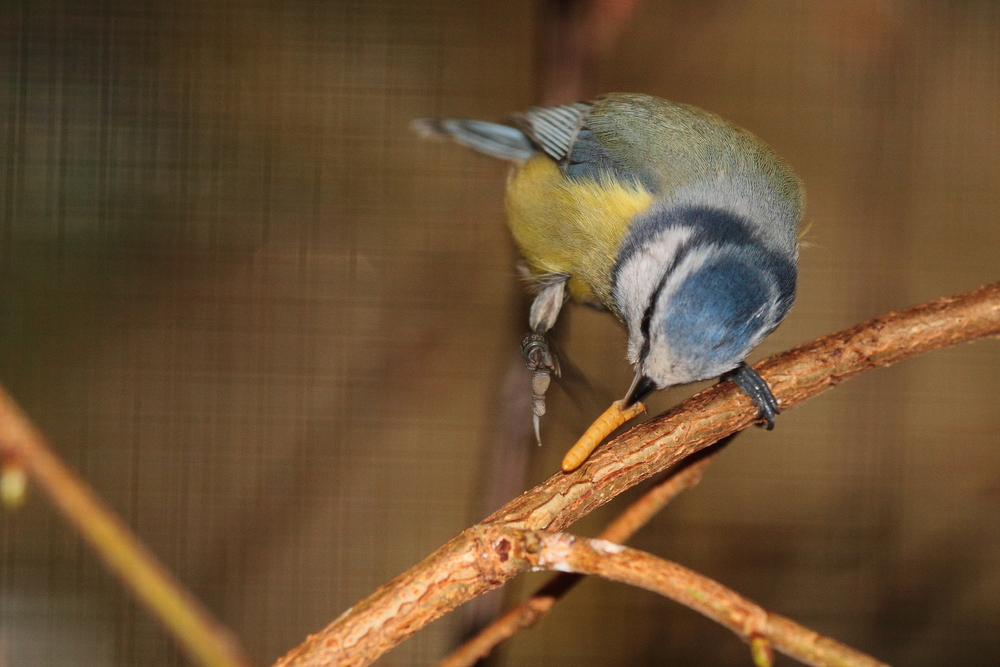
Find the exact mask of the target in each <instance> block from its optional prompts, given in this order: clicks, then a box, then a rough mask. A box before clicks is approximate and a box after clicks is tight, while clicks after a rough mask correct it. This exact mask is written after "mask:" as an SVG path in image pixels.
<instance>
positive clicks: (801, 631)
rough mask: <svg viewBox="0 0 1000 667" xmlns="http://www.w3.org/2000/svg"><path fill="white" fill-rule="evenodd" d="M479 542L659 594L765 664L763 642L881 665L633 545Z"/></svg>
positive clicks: (516, 535) (489, 538) (507, 534)
mask: <svg viewBox="0 0 1000 667" xmlns="http://www.w3.org/2000/svg"><path fill="white" fill-rule="evenodd" d="M482 531H483V535H482V536H481V537H480V538H479V539H480V540H481V541H483V542H485V543H488V544H490V545H492V546H493V550H492V552H491V553H489V554H488V555H487V554H483V555H484V556H486V557H488V558H498V559H502V560H507V561H510V562H512V563H515V564H516V565H515V566H516V567H517V568H518V569H521V570H527V569H532V570H538V569H544V570H554V571H557V572H572V573H575V574H581V575H596V576H599V577H604V578H605V579H611V580H612V581H620V582H622V583H624V584H629V585H632V586H638V587H639V588H644V589H646V590H648V591H653V592H654V593H659V594H660V595H663V596H666V597H669V598H671V599H672V600H675V601H677V602H680V603H681V604H683V605H685V606H687V607H689V608H691V609H694V610H695V611H697V612H699V613H701V614H704V615H705V616H707V617H708V618H710V619H712V620H713V621H715V622H717V623H719V624H720V625H723V626H725V627H726V628H729V629H730V630H732V631H733V632H735V633H736V634H737V635H739V636H740V637H741V638H742V639H743V640H744V641H746V642H747V643H751V642H753V643H754V644H755V646H754V650H755V653H756V654H758V655H760V656H763V657H761V658H759V659H758V660H757V662H758V664H765V665H770V664H771V663H772V662H773V660H772V659H771V653H770V650H769V649H770V647H774V648H776V649H777V650H779V651H781V652H782V653H785V654H786V655H789V656H792V657H793V658H796V659H798V660H800V661H802V662H804V663H806V664H808V665H840V666H843V667H847V666H850V667H886V665H885V663H882V662H879V661H878V660H875V659H874V658H871V657H870V656H867V655H865V654H864V653H861V652H859V651H855V650H854V649H852V648H850V647H848V646H845V645H843V644H841V643H839V642H836V641H834V640H832V639H829V638H827V637H823V636H821V635H818V634H816V633H815V632H813V631H812V630H809V629H808V628H805V627H803V626H801V625H799V624H798V623H795V622H794V621H792V620H790V619H787V618H784V617H783V616H779V615H778V614H774V613H771V612H769V611H767V610H766V609H764V608H763V607H761V606H759V605H757V604H756V603H754V602H752V601H751V600H748V599H747V598H745V597H743V596H742V595H740V594H738V593H736V592H735V591H733V590H730V589H728V588H726V587H725V586H722V585H721V584H718V583H716V582H715V581H712V580H711V579H709V578H708V577H704V576H702V575H700V574H698V573H697V572H693V571H691V570H689V569H687V568H685V567H682V566H680V565H678V564H676V563H672V562H670V561H667V560H663V559H662V558H657V557H656V556H653V555H650V554H648V553H645V552H642V551H639V550H637V549H630V548H628V547H623V546H621V545H619V544H615V543H613V542H608V541H606V540H599V539H593V540H591V539H585V538H580V537H575V536H573V535H569V534H566V533H550V532H548V531H539V530H515V529H510V528H505V527H501V526H486V527H484V528H482Z"/></svg>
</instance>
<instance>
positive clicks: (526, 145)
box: [410, 118, 536, 162]
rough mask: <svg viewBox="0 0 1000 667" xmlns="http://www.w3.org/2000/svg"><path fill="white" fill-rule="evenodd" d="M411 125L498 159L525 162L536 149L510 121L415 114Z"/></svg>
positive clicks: (424, 134)
mask: <svg viewBox="0 0 1000 667" xmlns="http://www.w3.org/2000/svg"><path fill="white" fill-rule="evenodd" d="M410 126H411V127H412V128H413V130H414V131H415V132H416V133H417V134H419V135H420V136H421V137H423V138H425V139H435V140H444V139H450V140H452V141H454V142H456V143H459V144H462V145H463V146H468V147H469V148H471V149H473V150H477V151H479V152H480V153H485V154H486V155H492V156H493V157H498V158H500V159H501V160H510V161H512V162H524V161H525V160H527V159H528V158H530V157H531V156H532V155H534V154H535V152H536V149H535V147H534V146H533V145H532V143H531V142H530V141H529V140H528V137H526V136H525V135H524V133H523V132H521V130H518V129H517V128H514V127H511V126H509V125H501V124H499V123H488V122H486V121H483V120H460V119H453V118H449V119H445V120H433V119H430V118H418V119H416V120H414V121H413V122H412V123H410Z"/></svg>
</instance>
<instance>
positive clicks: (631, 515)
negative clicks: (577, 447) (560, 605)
mask: <svg viewBox="0 0 1000 667" xmlns="http://www.w3.org/2000/svg"><path fill="white" fill-rule="evenodd" d="M719 444H720V445H722V444H723V443H719ZM706 451H707V452H709V453H708V454H707V455H706V456H702V457H700V458H699V457H697V456H692V457H690V458H688V459H686V460H685V461H683V462H682V463H681V465H680V466H679V468H678V469H677V470H674V471H671V472H672V474H670V475H668V476H667V477H666V478H665V479H664V480H663V481H661V482H660V483H659V484H656V485H655V486H654V487H653V488H651V489H650V490H649V491H647V492H646V493H644V494H643V495H642V496H641V497H640V498H639V499H638V500H636V501H635V502H634V503H632V504H631V505H629V506H628V507H627V508H625V511H624V512H622V513H621V514H619V515H618V516H617V517H616V518H615V520H614V521H612V522H611V523H609V524H608V526H607V527H606V528H605V529H604V530H603V531H601V534H600V535H598V536H597V537H598V539H601V540H605V541H607V542H614V543H615V544H623V543H625V542H627V541H628V540H629V539H630V538H631V537H632V536H633V535H635V534H636V532H638V531H639V529H640V528H642V527H643V526H645V525H646V524H647V523H649V521H650V520H651V519H652V518H653V517H654V516H656V514H657V513H658V512H659V511H660V510H661V509H663V508H664V507H666V505H667V503H669V502H670V501H671V500H673V499H674V498H676V497H677V495H678V494H680V492H681V491H684V490H685V489H690V488H691V487H693V486H695V485H696V484H698V482H700V481H701V476H702V473H703V472H704V471H705V468H707V467H708V464H709V463H710V462H711V460H712V458H713V457H714V456H715V453H716V452H715V449H714V448H713V449H712V450H706ZM695 459H697V460H695ZM685 464H686V465H685ZM582 578H583V577H582V575H580V574H572V573H567V572H563V573H560V574H557V575H556V576H554V577H552V578H551V579H550V580H549V581H547V582H546V583H545V584H544V585H543V586H542V587H540V588H539V589H538V590H537V591H535V594H534V595H532V596H531V597H530V598H528V599H527V600H525V601H524V602H522V603H520V604H519V605H517V606H516V607H514V608H513V609H511V610H510V611H508V612H507V613H505V614H504V615H503V616H501V617H500V618H498V619H496V620H495V621H493V622H492V623H490V624H489V625H487V626H486V627H484V628H483V629H482V630H481V631H480V632H479V634H477V635H476V636H475V637H473V638H472V639H470V640H469V641H467V642H465V643H464V644H463V645H462V646H460V647H458V648H457V649H456V650H455V651H454V652H453V653H452V654H451V655H449V656H448V657H447V658H445V659H444V660H442V661H441V662H440V663H438V666H437V667H470V666H471V665H474V664H476V661H478V660H479V659H480V658H483V657H485V656H486V655H488V654H489V652H490V651H492V650H493V648H494V647H495V646H496V645H497V644H499V643H500V642H503V641H505V640H507V639H509V638H510V637H512V636H513V635H514V634H515V633H517V632H518V631H520V630H525V629H527V628H530V627H531V626H533V625H534V624H535V623H537V622H538V619H540V618H541V617H542V616H544V615H545V614H546V613H548V611H549V609H551V608H552V605H554V604H555V603H556V602H557V601H558V600H560V599H561V598H562V597H563V596H564V595H566V593H568V592H569V591H570V590H572V588H573V587H574V586H576V584H577V582H578V581H580V580H581V579H582Z"/></svg>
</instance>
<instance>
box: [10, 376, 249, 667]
mask: <svg viewBox="0 0 1000 667" xmlns="http://www.w3.org/2000/svg"><path fill="white" fill-rule="evenodd" d="M0 457H2V458H3V459H4V460H5V461H7V462H8V464H11V465H16V466H20V467H22V468H23V469H24V470H25V471H27V473H28V477H29V478H30V479H31V480H32V481H34V482H35V483H36V484H37V485H38V487H39V488H40V489H41V490H42V491H43V492H44V493H45V495H47V496H48V497H49V499H50V500H51V501H52V503H53V504H54V505H55V506H56V509H58V510H59V512H60V513H61V514H62V515H63V517H64V518H65V519H66V521H68V522H69V523H70V524H71V525H72V526H73V527H74V528H76V530H77V531H79V533H80V535H81V536H83V538H84V539H85V540H86V541H87V542H89V543H90V546H91V547H92V548H93V549H94V551H95V552H96V553H97V555H98V556H100V558H101V560H103V561H104V563H105V564H106V565H107V566H108V568H109V569H110V570H111V571H112V572H113V573H114V574H115V575H117V576H118V577H119V578H120V579H121V580H122V581H123V582H124V583H125V585H126V586H127V587H128V588H129V589H130V590H131V591H132V593H133V594H134V595H135V596H136V597H137V598H138V599H139V601H140V602H142V603H143V604H144V605H145V606H146V608H147V609H148V610H149V611H150V612H151V613H152V614H153V615H154V616H155V617H157V618H158V619H159V620H160V622H161V623H163V625H164V626H166V628H167V630H168V631H169V632H170V633H171V634H173V636H174V638H175V639H176V640H177V641H178V643H180V645H181V647H182V648H183V649H184V650H185V651H186V652H187V653H188V655H189V656H190V657H191V658H192V659H193V660H194V661H195V662H197V663H199V664H201V665H206V666H211V667H243V666H245V665H248V664H249V662H248V661H247V659H246V657H245V656H244V653H243V649H242V648H241V647H240V645H239V643H238V642H237V641H236V639H235V638H234V637H233V635H232V634H231V633H230V632H229V630H227V629H226V628H225V627H224V626H223V625H222V624H221V623H219V622H218V621H217V620H216V619H215V618H213V617H212V615H211V614H209V612H208V611H207V610H206V609H205V608H204V607H202V606H201V604H199V603H198V601H197V600H196V599H195V598H194V596H193V595H191V593H189V592H188V591H187V590H185V589H184V588H183V587H182V586H181V584H180V583H179V582H178V581H177V580H176V579H174V578H173V576H171V575H170V573H169V572H167V570H166V569H165V568H164V567H163V565H162V564H160V562H159V561H158V560H157V559H156V556H154V555H153V554H152V552H150V551H149V549H147V548H146V546H145V545H143V544H142V542H140V541H139V539H138V538H137V537H136V536H135V535H133V534H132V532H131V531H129V529H128V528H127V527H126V526H125V524H124V523H123V522H122V521H121V519H119V518H118V517H117V516H115V514H114V513H113V512H112V511H111V510H110V509H109V508H108V507H106V506H105V505H104V504H103V503H102V502H101V501H100V500H99V499H98V497H97V495H96V494H95V493H94V492H93V491H91V490H90V488H88V487H87V485H86V484H85V483H84V482H83V480H81V479H80V477H78V476H77V475H76V474H74V473H73V472H72V471H71V470H70V469H69V468H67V467H66V466H65V465H64V464H63V462H62V461H60V460H59V458H58V457H57V456H56V455H55V454H54V453H53V452H52V450H51V448H50V447H49V445H48V443H47V442H46V441H45V438H44V437H43V436H42V434H41V433H40V432H39V431H38V429H36V428H35V426H34V425H33V424H32V423H31V422H30V421H29V420H28V418H27V417H26V416H25V415H24V413H23V412H22V411H21V409H20V408H19V407H18V405H17V404H16V403H15V402H14V399H12V398H11V397H10V395H8V394H7V392H6V391H4V390H3V388H0Z"/></svg>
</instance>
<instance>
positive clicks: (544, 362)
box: [521, 331, 560, 445]
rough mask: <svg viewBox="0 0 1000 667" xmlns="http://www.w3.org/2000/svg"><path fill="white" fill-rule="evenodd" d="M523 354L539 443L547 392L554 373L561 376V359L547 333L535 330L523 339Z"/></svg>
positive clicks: (540, 441)
mask: <svg viewBox="0 0 1000 667" xmlns="http://www.w3.org/2000/svg"><path fill="white" fill-rule="evenodd" d="M521 354H522V355H523V356H524V363H525V364H526V365H527V366H528V370H530V371H531V372H532V376H531V412H532V423H533V424H534V427H535V440H536V441H537V442H538V444H539V445H541V444H542V438H541V434H540V431H539V422H540V418H541V416H542V415H544V414H545V392H546V391H547V390H548V388H549V384H551V382H552V375H555V376H556V377H559V373H560V369H559V359H558V358H557V357H556V356H555V355H554V354H553V353H552V349H551V348H550V347H549V343H548V341H547V340H546V339H545V335H544V334H541V333H538V332H537V331H533V332H531V333H529V334H528V335H527V336H525V337H524V340H523V341H521Z"/></svg>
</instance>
